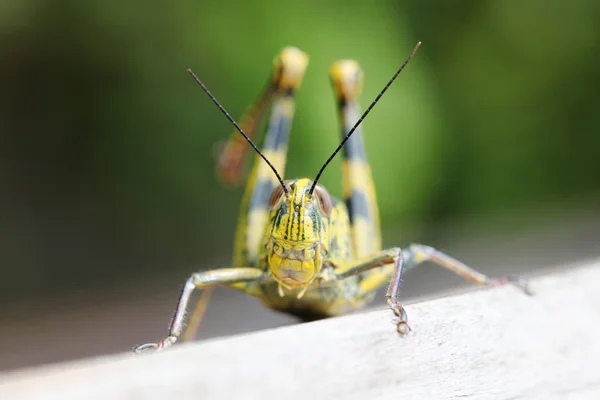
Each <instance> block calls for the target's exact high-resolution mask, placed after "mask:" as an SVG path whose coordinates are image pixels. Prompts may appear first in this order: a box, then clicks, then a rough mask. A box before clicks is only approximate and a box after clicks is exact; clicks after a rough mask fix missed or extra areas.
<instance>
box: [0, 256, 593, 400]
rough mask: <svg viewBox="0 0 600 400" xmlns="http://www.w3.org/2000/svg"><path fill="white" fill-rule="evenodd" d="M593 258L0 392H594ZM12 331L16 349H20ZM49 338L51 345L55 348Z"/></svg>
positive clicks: (9, 380)
mask: <svg viewBox="0 0 600 400" xmlns="http://www.w3.org/2000/svg"><path fill="white" fill-rule="evenodd" d="M599 284H600V263H597V262H596V263H591V264H589V265H586V266H579V267H573V266H571V267H568V269H566V270H565V271H563V272H555V273H552V274H550V275H545V276H540V277H537V278H533V279H532V280H531V286H532V289H533V290H534V291H535V293H536V295H535V296H534V297H527V296H525V295H523V294H521V293H520V292H518V291H517V290H516V289H514V288H512V287H505V288H497V289H491V290H485V289H484V290H476V291H473V292H469V293H465V294H461V295H457V296H452V297H446V298H441V299H437V300H432V301H427V302H423V303H419V304H412V305H409V306H408V307H407V312H408V316H409V322H410V324H411V327H412V328H413V331H412V332H411V333H410V334H409V335H407V336H405V337H399V336H398V334H397V333H396V331H395V325H394V324H393V317H392V313H391V312H390V311H389V310H383V309H382V310H378V311H374V312H368V313H363V314H355V315H350V316H345V317H340V318H334V319H329V320H325V321H320V322H315V323H309V324H302V325H298V326H291V327H284V328H279V329H272V330H268V331H263V332H258V333H253V334H248V335H242V336H237V337H230V338H225V339H216V340H210V341H205V342H202V343H193V344H187V345H180V346H177V347H176V348H173V349H172V350H170V351H167V352H164V353H161V354H155V355H150V356H144V357H135V356H132V355H130V354H124V355H117V356H107V357H103V358H96V359H89V360H83V361H79V362H74V363H68V364H60V365H54V366H48V367H42V368H37V369H30V370H24V371H16V372H12V373H7V374H4V375H2V376H0V399H2V400H4V399H61V400H62V399H64V400H70V399H78V400H79V399H205V400H208V399H229V398H235V399H314V398H317V399H318V398H343V399H345V400H347V399H457V398H476V399H559V398H560V399H600V289H599V288H598V286H599ZM17 337H18V332H16V333H15V346H18V340H17V339H16V338H17ZM50 345H51V344H50Z"/></svg>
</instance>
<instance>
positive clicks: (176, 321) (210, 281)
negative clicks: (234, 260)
mask: <svg viewBox="0 0 600 400" xmlns="http://www.w3.org/2000/svg"><path fill="white" fill-rule="evenodd" d="M263 276H264V273H263V271H261V270H260V269H257V268H223V269H215V270H210V271H205V272H197V273H194V274H192V276H190V278H189V279H188V280H187V282H186V283H185V286H184V287H183V290H182V292H181V296H180V297H179V302H178V303H177V308H176V309H175V314H174V315H173V319H172V321H171V325H170V326H169V333H168V335H167V337H166V338H164V339H162V340H161V341H159V342H158V343H146V344H142V345H139V346H136V347H135V348H134V350H133V351H134V352H135V353H141V352H142V351H144V350H147V349H155V350H157V351H160V350H162V349H164V348H166V347H169V346H171V345H172V344H173V343H175V342H176V341H177V339H178V338H179V336H180V335H181V332H182V331H183V320H184V316H185V312H186V309H187V306H188V303H189V300H190V297H191V295H192V293H193V292H194V289H207V288H211V287H214V286H216V285H226V286H233V287H235V288H237V289H240V290H243V291H249V290H250V289H249V287H248V286H247V285H246V284H247V283H248V282H256V281H259V280H261V279H262V278H263Z"/></svg>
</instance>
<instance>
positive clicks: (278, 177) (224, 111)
mask: <svg viewBox="0 0 600 400" xmlns="http://www.w3.org/2000/svg"><path fill="white" fill-rule="evenodd" d="M187 72H188V74H190V75H191V76H192V78H194V80H195V81H196V83H197V84H198V85H200V87H201V88H202V90H204V92H205V93H206V94H207V95H208V97H210V99H211V100H212V101H213V103H215V104H216V105H217V107H219V110H221V112H222V113H223V115H225V116H226V117H227V119H228V120H229V121H230V122H231V123H232V124H233V126H235V129H237V130H238V132H239V133H241V134H242V136H243V137H244V138H245V139H246V140H247V141H248V143H250V146H252V148H253V149H254V150H256V152H257V153H258V155H259V156H261V157H262V159H263V160H265V162H266V163H267V165H269V167H271V169H272V170H273V173H275V176H276V177H277V180H278V181H279V184H280V185H281V187H283V191H284V192H285V194H286V196H287V195H289V193H288V190H287V188H286V187H285V184H284V183H283V179H281V176H280V175H279V172H277V169H275V167H274V166H273V164H271V162H270V161H269V160H268V159H267V157H265V155H264V154H263V153H261V151H260V150H259V149H258V147H256V145H255V144H254V142H253V141H252V139H250V138H249V137H248V135H246V132H244V130H243V129H242V128H241V127H240V126H239V125H238V123H237V122H235V120H234V119H233V118H232V117H231V115H229V113H228V112H227V111H226V110H225V109H224V108H223V106H222V105H221V103H219V101H218V100H217V99H216V98H215V96H213V94H212V93H211V92H210V90H208V88H207V87H206V86H205V85H204V83H202V81H201V80H200V79H199V78H198V77H197V76H196V74H194V72H193V71H192V70H191V69H188V70H187Z"/></svg>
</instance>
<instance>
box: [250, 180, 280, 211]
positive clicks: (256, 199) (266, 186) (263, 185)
mask: <svg viewBox="0 0 600 400" xmlns="http://www.w3.org/2000/svg"><path fill="white" fill-rule="evenodd" d="M274 188H275V186H274V185H273V182H271V181H269V180H259V181H258V182H257V183H256V187H255V188H254V191H253V192H252V197H251V198H250V205H249V206H248V211H254V210H268V209H269V197H271V193H272V192H273V189H274Z"/></svg>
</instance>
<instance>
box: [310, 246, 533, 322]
mask: <svg viewBox="0 0 600 400" xmlns="http://www.w3.org/2000/svg"><path fill="white" fill-rule="evenodd" d="M424 261H431V262H433V263H435V264H437V265H440V266H442V267H444V268H446V269H448V270H450V271H452V272H454V273H456V274H457V275H459V276H461V277H463V278H465V279H467V280H469V281H471V282H474V283H477V284H479V285H482V286H489V287H495V286H501V285H506V284H512V285H515V286H517V287H518V288H520V289H521V290H523V292H524V293H525V294H531V292H530V291H529V288H528V286H527V281H525V280H524V279H521V278H518V277H501V278H491V277H488V276H487V275H484V274H482V273H480V272H478V271H476V270H474V269H472V268H470V267H468V266H467V265H465V264H464V263H462V262H460V261H458V260H456V259H454V258H452V257H450V256H448V255H446V254H444V253H442V252H440V251H438V250H436V249H434V248H432V247H429V246H423V245H418V244H413V245H411V246H410V247H409V248H407V249H404V250H401V249H399V248H392V249H389V250H383V251H381V252H378V253H376V254H374V255H372V256H370V257H367V258H363V259H360V260H358V261H353V262H350V263H348V264H344V265H341V266H338V267H337V268H336V269H335V272H334V275H333V277H332V278H330V279H327V280H325V281H323V282H322V284H323V285H326V284H327V283H328V282H334V281H336V280H340V279H344V278H348V277H350V276H354V275H361V277H362V279H361V280H360V281H359V284H358V290H357V293H358V294H360V295H363V296H364V295H366V294H368V293H372V292H374V291H375V290H377V289H378V288H379V287H380V286H381V285H382V284H384V283H385V282H386V281H388V280H389V282H390V283H389V286H388V289H387V292H386V298H387V302H388V304H389V305H390V307H391V308H392V311H393V312H394V314H396V316H397V317H398V318H399V322H398V326H397V329H398V332H399V333H406V332H408V331H409V330H410V328H409V326H408V323H407V315H406V311H404V308H403V307H402V304H401V303H400V299H399V295H400V282H401V278H402V273H403V272H404V270H409V269H411V268H414V267H416V266H418V265H419V264H421V263H422V262H424ZM382 266H383V267H382Z"/></svg>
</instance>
